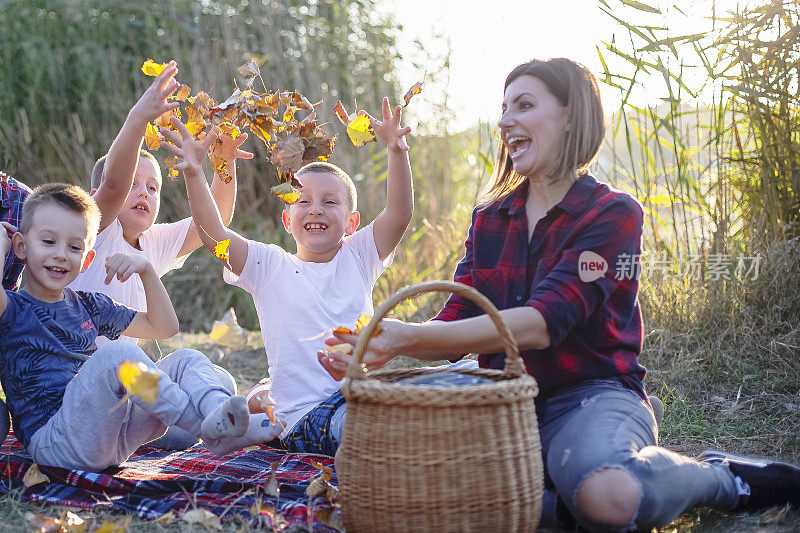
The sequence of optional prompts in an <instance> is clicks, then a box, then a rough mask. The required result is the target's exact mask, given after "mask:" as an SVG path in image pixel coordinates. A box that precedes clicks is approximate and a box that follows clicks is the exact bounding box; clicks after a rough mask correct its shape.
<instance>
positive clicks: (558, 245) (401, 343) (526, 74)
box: [319, 59, 800, 530]
mask: <svg viewBox="0 0 800 533" xmlns="http://www.w3.org/2000/svg"><path fill="white" fill-rule="evenodd" d="M498 127H499V130H500V138H501V141H502V143H501V146H500V149H499V154H498V164H497V165H496V168H497V170H496V172H495V174H494V176H493V179H492V182H491V183H490V184H489V187H488V189H487V191H486V192H485V197H484V200H483V202H482V203H481V204H480V205H479V206H478V207H477V208H476V209H475V211H474V213H473V218H472V226H471V227H470V230H469V235H468V237H467V241H466V254H465V256H464V258H463V259H462V260H461V262H460V263H459V265H458V268H457V269H456V274H455V280H456V281H459V282H461V283H465V284H467V285H471V286H473V287H474V288H476V289H477V290H479V291H480V292H481V293H482V294H484V295H485V296H487V297H488V298H489V299H490V300H492V302H493V303H494V304H495V305H496V306H497V307H498V308H499V309H501V310H502V311H501V315H502V316H503V318H504V319H505V321H506V322H507V323H508V325H509V327H510V328H511V331H512V332H513V333H514V336H515V338H516V340H517V342H518V343H519V346H520V350H521V355H522V357H523V359H524V361H525V364H526V367H527V370H528V372H529V373H530V374H531V375H533V376H534V377H535V378H536V379H537V381H538V382H539V387H540V390H541V393H540V396H539V398H537V400H536V411H537V416H538V421H539V431H540V436H541V442H542V455H543V459H544V465H545V471H546V472H547V481H546V487H547V489H548V490H547V491H546V493H545V501H544V510H543V516H542V525H545V526H547V525H550V526H554V525H557V524H559V523H560V524H562V525H567V524H569V523H570V522H571V521H572V519H573V518H574V520H577V522H578V523H580V524H581V525H582V526H584V527H586V528H588V529H591V530H630V529H645V530H649V529H650V528H652V527H658V526H661V525H664V524H668V523H670V522H671V521H673V520H674V519H675V518H677V517H678V516H679V515H680V514H681V513H682V512H683V511H684V510H685V509H687V508H689V507H692V506H695V505H700V504H702V505H708V506H712V507H715V508H718V509H722V510H731V509H745V508H747V509H749V508H754V507H760V506H767V505H773V504H778V503H786V502H789V501H791V502H792V503H795V504H800V469H798V468H796V467H793V466H791V465H784V464H777V463H770V464H768V465H766V466H764V465H762V464H758V463H755V462H752V461H749V460H746V459H743V458H734V457H732V456H727V455H725V454H722V453H718V452H706V454H704V456H703V457H702V460H701V461H699V462H698V461H695V460H693V459H689V458H686V457H683V456H681V455H678V454H676V453H673V452H670V451H668V450H666V449H664V448H660V447H658V446H657V442H658V429H657V426H656V421H655V419H654V417H653V414H652V411H651V409H650V406H649V404H648V402H647V396H646V395H645V392H644V387H643V385H642V378H643V377H644V373H645V369H644V368H643V367H642V366H641V365H639V364H638V362H637V356H638V355H639V352H640V350H641V343H642V324H641V312H640V309H639V303H638V299H637V293H638V271H637V270H636V269H635V268H632V267H635V266H636V260H637V258H638V256H639V254H640V253H641V236H642V220H643V215H642V208H641V206H640V205H639V203H638V202H637V201H636V200H635V199H633V198H632V197H630V196H629V195H627V194H625V193H622V192H620V191H616V190H614V189H611V188H609V187H608V186H607V185H605V184H602V183H598V182H597V181H596V180H595V179H594V178H593V177H592V176H591V175H589V174H588V173H587V172H586V171H587V169H588V167H589V165H590V163H591V162H592V161H593V160H594V158H595V157H596V155H597V152H598V150H599V148H600V144H601V142H602V139H603V130H604V127H603V112H602V106H601V103H600V96H599V92H598V89H597V82H596V80H595V78H594V76H593V75H592V74H591V73H590V72H589V71H588V70H586V68H585V67H583V66H581V65H578V64H576V63H574V62H572V61H570V60H567V59H552V60H549V61H536V60H535V61H531V62H528V63H525V64H522V65H520V66H518V67H517V68H515V69H514V70H513V71H512V72H511V74H509V76H508V78H507V79H506V83H505V94H504V99H503V112H502V117H501V119H500V121H499V123H498ZM382 327H383V331H382V333H381V334H380V335H378V336H376V337H375V338H374V339H372V340H371V341H370V344H369V348H368V351H367V353H366V354H365V357H364V360H365V362H366V364H367V366H368V368H376V367H379V366H381V365H383V364H385V363H386V362H388V361H389V360H391V359H392V358H393V357H395V356H397V355H400V354H402V355H406V356H411V357H416V358H418V359H422V360H431V361H432V360H440V359H453V358H458V357H460V356H461V355H462V354H464V353H467V352H477V353H480V354H482V355H480V356H479V362H480V364H481V366H483V367H490V368H502V365H503V358H504V355H503V354H502V353H499V352H501V351H502V349H503V344H502V342H501V340H500V338H499V336H498V334H497V331H496V329H495V327H494V326H493V325H492V323H491V321H490V320H489V318H488V317H487V316H486V315H483V314H481V312H480V311H479V310H478V309H477V307H475V306H474V305H473V304H471V303H470V302H468V301H466V300H464V299H463V298H460V297H458V296H453V297H451V298H450V299H449V301H448V302H447V304H446V305H445V307H444V309H443V310H442V311H441V312H440V313H439V315H438V316H437V317H436V320H434V321H432V322H428V323H425V324H410V323H403V322H399V321H390V320H385V321H383V322H382ZM336 337H337V338H336V339H329V340H328V341H326V342H329V343H334V342H336V343H338V342H350V343H352V344H355V342H356V341H357V337H355V336H354V335H347V334H336ZM319 357H320V362H321V363H322V364H323V365H324V366H325V367H326V368H327V369H328V370H329V372H331V374H333V375H334V376H335V377H343V375H344V371H345V370H346V368H347V363H348V362H349V356H345V355H342V354H337V353H330V354H328V353H320V354H319ZM566 511H568V512H566Z"/></svg>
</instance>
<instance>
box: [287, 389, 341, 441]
mask: <svg viewBox="0 0 800 533" xmlns="http://www.w3.org/2000/svg"><path fill="white" fill-rule="evenodd" d="M345 403H346V402H345V399H344V396H342V393H341V392H339V391H336V392H334V393H333V394H331V395H330V396H329V397H328V399H326V400H324V401H322V402H320V403H319V404H317V406H316V407H314V408H313V409H312V410H310V411H309V412H308V413H306V416H304V417H303V418H301V419H300V421H299V422H297V424H295V426H294V427H293V428H292V431H291V433H289V434H288V435H286V436H285V437H284V438H283V439H281V442H283V444H284V445H285V446H286V449H288V450H289V451H290V452H301V453H321V454H323V455H335V454H336V450H337V449H338V448H339V441H338V440H336V438H334V436H333V434H332V432H331V417H333V414H334V413H335V412H336V411H337V410H338V409H339V407H341V406H342V405H344V404H345Z"/></svg>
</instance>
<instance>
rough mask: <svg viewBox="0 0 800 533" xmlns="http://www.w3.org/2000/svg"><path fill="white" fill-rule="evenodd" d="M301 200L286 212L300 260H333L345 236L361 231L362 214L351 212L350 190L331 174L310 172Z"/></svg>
mask: <svg viewBox="0 0 800 533" xmlns="http://www.w3.org/2000/svg"><path fill="white" fill-rule="evenodd" d="M298 179H299V180H300V182H301V183H302V185H303V186H302V187H301V188H300V199H299V200H297V202H295V203H293V204H291V205H289V206H288V207H287V208H286V209H284V211H283V226H284V228H286V231H288V232H289V233H291V234H292V237H294V240H295V242H296V243H297V257H298V258H299V259H301V260H303V261H310V262H315V263H321V262H326V261H330V260H331V259H333V257H334V256H335V255H336V253H337V252H338V251H339V248H340V247H341V245H342V239H344V237H345V235H350V234H352V233H353V232H354V231H355V230H356V228H358V222H359V219H360V217H359V214H358V211H350V208H349V207H350V204H349V196H348V194H347V188H346V187H345V185H344V183H342V180H341V179H340V178H339V177H338V176H336V175H335V174H332V173H330V172H306V173H304V174H303V175H302V176H300V177H299V178H298Z"/></svg>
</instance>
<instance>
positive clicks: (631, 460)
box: [537, 380, 739, 531]
mask: <svg viewBox="0 0 800 533" xmlns="http://www.w3.org/2000/svg"><path fill="white" fill-rule="evenodd" d="M539 410H540V409H539V408H537V411H539ZM541 411H542V413H541V414H542V416H541V418H542V421H541V435H542V447H543V450H544V455H545V468H546V470H547V473H548V476H549V478H550V479H551V480H552V483H553V485H554V487H555V490H556V492H557V493H558V495H559V497H560V498H561V500H562V501H563V503H564V505H565V506H566V507H567V508H568V509H569V510H570V512H571V513H572V514H573V516H575V518H576V519H577V520H578V522H579V523H581V524H582V525H583V526H584V527H587V528H589V529H591V530H620V531H627V530H631V529H646V530H649V529H650V528H652V527H658V526H662V525H665V524H668V523H670V522H671V521H673V520H674V519H675V518H677V517H678V516H679V515H680V514H681V513H682V512H683V511H684V510H685V509H687V508H689V507H693V506H696V505H708V506H712V507H717V508H720V509H731V508H733V507H734V506H735V505H736V502H737V501H738V496H739V489H738V488H737V485H736V482H735V480H734V476H733V475H732V474H731V473H730V471H729V470H728V469H727V468H724V467H720V466H719V465H713V464H701V463H698V462H697V461H694V460H692V459H689V458H687V457H683V456H681V455H679V454H676V453H673V452H670V451H669V450H666V449H664V448H661V447H659V446H657V428H656V426H655V420H654V418H653V414H652V412H651V410H650V409H649V408H648V406H647V404H646V402H645V401H644V400H642V398H641V397H639V395H638V394H636V393H635V392H634V391H631V390H628V389H625V388H623V387H622V386H621V385H620V384H618V383H616V382H615V381H612V380H609V381H604V380H603V381H601V380H598V381H593V382H589V383H588V384H586V385H584V386H581V387H577V388H575V389H570V390H568V391H565V392H563V393H561V394H559V395H556V396H555V397H553V398H549V399H547V400H546V401H544V402H543V406H542V408H541Z"/></svg>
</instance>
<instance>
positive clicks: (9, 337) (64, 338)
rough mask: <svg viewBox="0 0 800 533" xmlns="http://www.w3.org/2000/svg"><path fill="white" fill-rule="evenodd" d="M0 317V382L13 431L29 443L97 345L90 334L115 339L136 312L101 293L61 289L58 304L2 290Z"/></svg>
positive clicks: (23, 293)
mask: <svg viewBox="0 0 800 533" xmlns="http://www.w3.org/2000/svg"><path fill="white" fill-rule="evenodd" d="M6 296H7V297H8V307H7V308H6V310H5V312H4V313H3V315H2V316H0V380H1V381H2V385H3V391H4V392H5V394H6V402H8V408H9V411H11V417H12V420H13V422H14V434H15V435H16V437H17V439H19V441H20V442H21V443H22V444H23V445H24V446H28V444H29V443H30V439H31V437H32V436H33V434H34V433H36V430H38V429H39V428H41V427H42V426H44V425H45V424H46V423H47V421H48V420H50V418H51V417H52V416H53V415H54V414H55V413H56V411H58V409H59V408H60V407H61V402H62V400H63V398H64V391H65V389H66V387H67V384H68V383H69V382H70V380H71V379H72V378H73V377H75V374H77V373H78V370H80V368H81V366H82V365H83V363H84V361H86V360H87V359H88V358H89V356H90V355H91V354H92V353H93V352H94V351H95V350H96V349H97V346H96V345H95V342H94V341H95V338H96V337H97V336H98V335H104V336H106V337H108V338H109V339H116V338H117V337H119V336H120V334H121V333H122V332H123V331H125V329H126V328H127V327H128V325H129V324H130V323H131V321H132V320H133V317H134V315H135V314H136V311H134V310H133V309H130V308H128V307H125V306H122V305H119V304H118V303H116V302H114V300H112V299H111V298H109V297H108V296H106V295H104V294H100V293H96V292H83V291H79V292H75V291H73V290H71V289H64V299H63V300H61V301H60V302H53V303H48V302H42V301H40V300H37V299H36V298H34V297H33V296H31V295H30V294H28V293H27V292H25V291H20V292H12V291H9V290H6Z"/></svg>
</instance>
